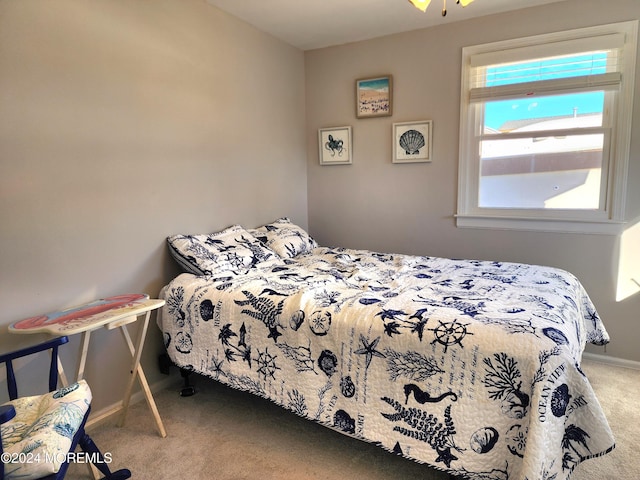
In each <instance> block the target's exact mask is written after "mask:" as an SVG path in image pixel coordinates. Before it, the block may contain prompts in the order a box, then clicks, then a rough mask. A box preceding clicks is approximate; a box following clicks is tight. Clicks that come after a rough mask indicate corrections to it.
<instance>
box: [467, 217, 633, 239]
mask: <svg viewBox="0 0 640 480" xmlns="http://www.w3.org/2000/svg"><path fill="white" fill-rule="evenodd" d="M455 218H456V226H457V227H459V228H483V229H493V230H522V231H531V232H558V233H588V234H599V235H616V236H617V235H621V234H622V231H623V230H624V223H625V222H620V221H615V220H607V221H585V220H567V219H559V218H523V217H515V216H514V217H510V216H499V217H498V216H489V215H466V214H457V215H455Z"/></svg>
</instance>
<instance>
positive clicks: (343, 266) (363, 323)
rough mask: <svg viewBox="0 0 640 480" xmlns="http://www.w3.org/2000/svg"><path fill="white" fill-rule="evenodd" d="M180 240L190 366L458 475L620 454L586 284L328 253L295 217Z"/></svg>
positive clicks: (171, 293) (548, 474)
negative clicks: (588, 371) (595, 367)
mask: <svg viewBox="0 0 640 480" xmlns="http://www.w3.org/2000/svg"><path fill="white" fill-rule="evenodd" d="M168 244H169V249H170V252H171V254H172V255H173V257H174V258H175V259H176V261H177V262H178V263H179V264H180V265H181V266H182V267H183V269H184V271H185V272H184V273H181V274H180V275H178V276H177V277H176V278H175V279H173V280H172V281H171V282H170V283H169V284H168V285H166V286H165V287H164V288H163V289H162V292H161V296H162V297H163V298H164V299H165V300H166V304H165V306H164V307H163V309H162V311H161V314H160V315H159V316H158V325H159V327H160V329H161V330H162V332H163V336H164V341H165V346H166V349H167V353H168V355H169V357H170V358H171V360H172V361H173V363H175V364H176V365H178V366H179V367H181V368H184V369H187V370H192V371H195V372H198V373H200V374H202V375H205V376H207V377H210V378H212V379H215V380H217V381H219V382H221V383H223V384H226V385H228V386H230V387H232V388H235V389H239V390H243V391H246V392H250V393H252V394H255V395H258V396H260V397H264V398H266V399H269V400H271V401H273V402H275V403H276V404H278V405H280V406H282V407H284V408H285V409H287V410H290V411H291V412H294V413H295V414H297V415H300V416H301V417H304V418H307V419H309V420H312V421H314V422H317V423H319V424H322V425H325V426H327V427H330V428H332V429H335V430H337V431H339V432H342V433H344V434H347V435H350V436H352V437H355V438H358V439H360V440H364V441H367V442H370V443H374V444H376V445H378V446H380V447H381V448H383V449H386V450H388V451H390V452H393V453H396V454H398V455H402V456H404V457H406V458H408V459H412V460H414V461H417V462H420V463H424V464H428V465H429V466H431V467H433V468H436V469H439V470H444V471H447V472H449V473H450V474H451V475H454V476H459V477H461V478H467V479H474V480H493V479H495V480H525V479H527V480H561V479H566V478H569V477H570V474H571V472H572V471H573V470H574V468H575V467H576V466H577V465H578V464H579V463H580V462H582V461H584V460H586V459H589V458H593V457H598V456H600V455H604V454H606V453H607V452H609V451H611V450H612V449H613V448H614V446H615V442H614V438H613V435H612V433H611V430H610V428H609V425H608V423H607V420H606V418H605V416H604V414H603V412H602V409H601V407H600V404H599V403H598V400H597V398H596V396H595V394H594V392H593V390H592V388H591V385H590V384H589V381H588V379H587V377H586V376H585V374H584V372H583V371H582V370H581V368H580V362H581V356H582V352H583V349H584V347H585V345H586V343H587V342H589V343H593V344H596V345H603V344H606V343H607V342H608V341H609V337H608V334H607V332H606V330H605V328H604V326H603V323H602V321H601V319H600V317H599V316H598V313H597V312H596V309H595V307H594V305H593V304H592V302H591V300H590V299H589V296H588V295H587V293H586V292H585V289H584V288H583V286H582V285H581V283H580V282H579V281H578V280H577V278H576V277H575V276H574V275H572V274H571V273H568V272H566V271H564V270H560V269H556V268H550V267H544V266H535V265H526V264H518V263H507V262H497V261H478V260H456V259H445V258H436V257H428V256H411V255H400V254H387V253H378V252H371V251H366V250H353V249H347V248H330V247H322V246H318V244H317V243H316V242H315V241H314V240H313V239H312V238H311V237H310V236H309V235H308V233H307V232H306V231H305V230H304V229H302V228H301V227H299V226H297V225H295V224H294V223H292V222H291V221H290V220H289V219H287V218H281V219H278V220H276V221H275V222H272V223H270V224H268V225H264V226H262V227H259V228H256V229H245V228H243V227H242V226H240V225H234V226H232V227H229V228H227V229H225V230H223V231H221V232H217V233H214V234H203V235H174V236H172V237H169V238H168Z"/></svg>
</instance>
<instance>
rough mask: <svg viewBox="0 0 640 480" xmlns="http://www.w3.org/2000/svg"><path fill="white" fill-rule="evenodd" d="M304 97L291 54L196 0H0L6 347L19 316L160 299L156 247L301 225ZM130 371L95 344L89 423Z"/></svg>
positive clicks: (154, 338)
mask: <svg viewBox="0 0 640 480" xmlns="http://www.w3.org/2000/svg"><path fill="white" fill-rule="evenodd" d="M304 95H305V93H304V55H303V53H302V52H301V51H299V50H297V49H295V48H293V47H290V46H288V45H286V44H284V43H282V42H280V41H278V40H276V39H274V38H273V37H271V36H268V35H266V34H263V33H261V32H259V31H257V30H256V29H254V28H253V27H250V26H249V25H247V24H246V23H243V22H241V21H239V20H237V19H235V18H233V17H230V16H228V15H227V14H224V13H222V12H221V11H219V10H217V9H215V8H213V7H211V6H210V5H208V4H207V3H206V2H205V1H204V0H154V1H148V0H109V1H102V0H56V1H55V2H53V1H49V0H0V305H2V308H1V309H0V349H3V348H6V347H7V346H9V345H12V344H13V343H14V342H15V341H16V338H15V337H16V336H15V335H11V334H8V333H7V332H6V326H7V325H8V324H9V323H11V322H13V321H15V320H19V319H21V318H24V317H27V316H32V315H36V314H39V313H44V312H47V311H51V310H55V309H57V308H60V307H69V306H73V305H77V304H79V303H83V302H85V301H89V300H93V299H95V298H101V297H104V296H108V295H115V294H120V293H125V292H147V293H149V294H150V295H152V296H155V295H157V294H158V291H159V289H160V288H161V287H162V285H164V284H165V283H166V282H168V280H169V279H170V278H171V277H172V276H173V275H175V274H176V273H177V269H176V266H175V264H174V262H173V261H172V260H171V259H170V258H169V256H168V253H167V250H166V245H165V237H166V236H167V235H170V234H174V233H202V232H206V231H213V230H216V229H221V228H224V227H226V226H228V225H230V224H232V223H242V224H244V225H246V226H249V227H253V226H257V225H259V224H262V223H266V222H269V221H271V220H274V219H276V218H277V217H278V216H281V215H288V216H290V217H291V218H292V219H293V220H294V221H296V222H297V223H299V224H301V225H303V226H306V225H307V192H306V168H307V166H306V162H305V157H306V151H305V143H306V138H305V131H304V121H305V117H304V102H305V96H304ZM149 333H150V335H149V338H148V342H147V346H146V348H145V358H144V362H145V365H146V367H147V368H146V370H147V374H148V376H149V380H150V382H154V381H158V380H161V379H162V378H163V377H162V376H161V375H160V374H159V373H158V370H157V367H156V355H157V353H158V352H160V351H161V350H162V342H161V338H160V335H159V330H158V329H157V328H155V327H154V326H152V327H151V328H150V332H149ZM78 345H79V340H78V338H77V337H74V339H73V344H72V348H70V349H67V350H66V351H65V357H66V358H65V363H66V364H67V365H68V366H69V369H71V368H74V362H75V358H76V354H77V350H78ZM27 369H30V367H29V366H28V365H27V366H26V367H25V368H24V370H27ZM127 369H128V352H127V351H126V350H125V348H124V342H123V341H122V338H121V335H119V334H118V333H116V332H107V331H105V330H101V331H98V332H96V333H95V334H94V335H93V336H92V343H91V349H90V356H89V364H88V365H87V378H88V380H89V381H90V382H91V385H92V389H93V391H94V395H95V397H96V398H95V401H94V410H96V409H100V408H103V407H104V406H106V405H110V404H111V403H113V402H115V401H117V400H118V398H119V395H121V392H122V391H123V389H124V382H123V380H124V379H125V378H126V371H127ZM3 376H4V373H0V380H1V379H2V378H3ZM0 383H2V382H1V381H0ZM0 387H2V385H0ZM27 390H28V389H27ZM23 393H28V392H27V391H24V392H23ZM3 395H6V393H5V392H4V391H0V403H1V402H2V398H4V397H3Z"/></svg>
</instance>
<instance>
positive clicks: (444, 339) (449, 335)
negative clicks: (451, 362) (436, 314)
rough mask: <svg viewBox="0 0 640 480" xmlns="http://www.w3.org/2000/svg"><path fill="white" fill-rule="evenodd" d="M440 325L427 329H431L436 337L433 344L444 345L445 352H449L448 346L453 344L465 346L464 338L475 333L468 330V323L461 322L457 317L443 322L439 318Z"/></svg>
mask: <svg viewBox="0 0 640 480" xmlns="http://www.w3.org/2000/svg"><path fill="white" fill-rule="evenodd" d="M438 322H439V323H440V325H438V326H437V327H435V328H429V329H427V330H431V331H432V332H433V335H434V337H435V339H434V340H433V341H432V342H431V344H434V343H436V342H437V343H439V344H440V345H442V346H444V353H447V348H449V347H450V346H451V345H456V344H457V345H460V347H464V345H462V340H463V339H464V337H466V336H467V335H473V333H471V332H469V331H467V327H468V326H469V324H468V323H459V321H458V319H457V318H456V319H455V320H454V321H453V322H443V321H442V320H440V319H438Z"/></svg>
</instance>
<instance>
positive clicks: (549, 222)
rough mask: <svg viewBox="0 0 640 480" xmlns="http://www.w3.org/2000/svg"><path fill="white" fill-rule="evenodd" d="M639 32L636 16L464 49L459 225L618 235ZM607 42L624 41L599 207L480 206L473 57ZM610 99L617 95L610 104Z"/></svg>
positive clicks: (503, 57) (515, 56)
mask: <svg viewBox="0 0 640 480" xmlns="http://www.w3.org/2000/svg"><path fill="white" fill-rule="evenodd" d="M637 36H638V21H629V22H621V23H615V24H609V25H601V26H596V27H588V28H581V29H577V30H570V31H566V32H557V33H552V34H544V35H538V36H534V37H527V38H522V39H515V40H507V41H502V42H495V43H490V44H484V45H476V46H471V47H465V48H463V50H462V82H461V101H460V147H459V148H460V157H459V173H458V212H457V214H456V224H457V226H458V227H472V228H496V229H515V230H534V231H559V232H572V233H603V234H617V233H619V232H620V231H621V230H622V224H623V223H624V209H625V199H626V188H627V185H626V183H627V182H626V180H627V167H628V163H629V155H630V144H631V120H632V108H633V93H634V86H635V78H634V77H635V64H636V45H637ZM609 41H622V42H623V47H622V55H621V58H620V60H619V65H620V73H616V74H613V79H612V80H613V81H614V82H616V84H617V83H619V89H618V90H616V92H615V94H613V95H609V94H606V95H605V106H606V107H613V115H614V117H613V118H612V119H611V135H610V142H605V143H609V145H606V144H605V148H604V151H603V168H602V178H603V189H602V192H603V194H604V195H605V198H604V202H602V205H603V208H600V209H597V210H595V209H594V210H578V209H576V210H556V209H515V208H513V209H512V208H482V207H480V206H479V205H478V203H479V200H478V193H479V181H480V153H479V147H478V140H477V135H476V132H477V131H478V126H477V125H476V119H475V116H474V111H475V110H476V109H475V108H474V107H473V105H472V102H471V92H472V88H471V87H472V85H471V82H472V79H471V73H472V68H473V67H472V58H474V59H476V61H477V59H478V58H483V61H487V60H486V59H489V60H488V63H494V64H497V63H500V62H504V61H518V60H520V59H523V60H526V58H527V57H521V55H531V52H532V51H533V52H538V51H540V52H542V55H540V56H544V52H549V51H551V52H558V51H560V52H561V51H562V50H561V49H562V48H567V49H571V48H573V46H575V45H576V44H580V43H586V44H587V45H593V44H594V42H595V44H599V43H606V42H609ZM551 44H554V45H553V46H551ZM529 58H530V57H529ZM494 59H495V61H494ZM616 76H617V78H616ZM510 87H511V86H506V87H505V88H510ZM516 88H517V85H516ZM612 98H615V101H613V103H611V99H612ZM608 102H609V103H608Z"/></svg>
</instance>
